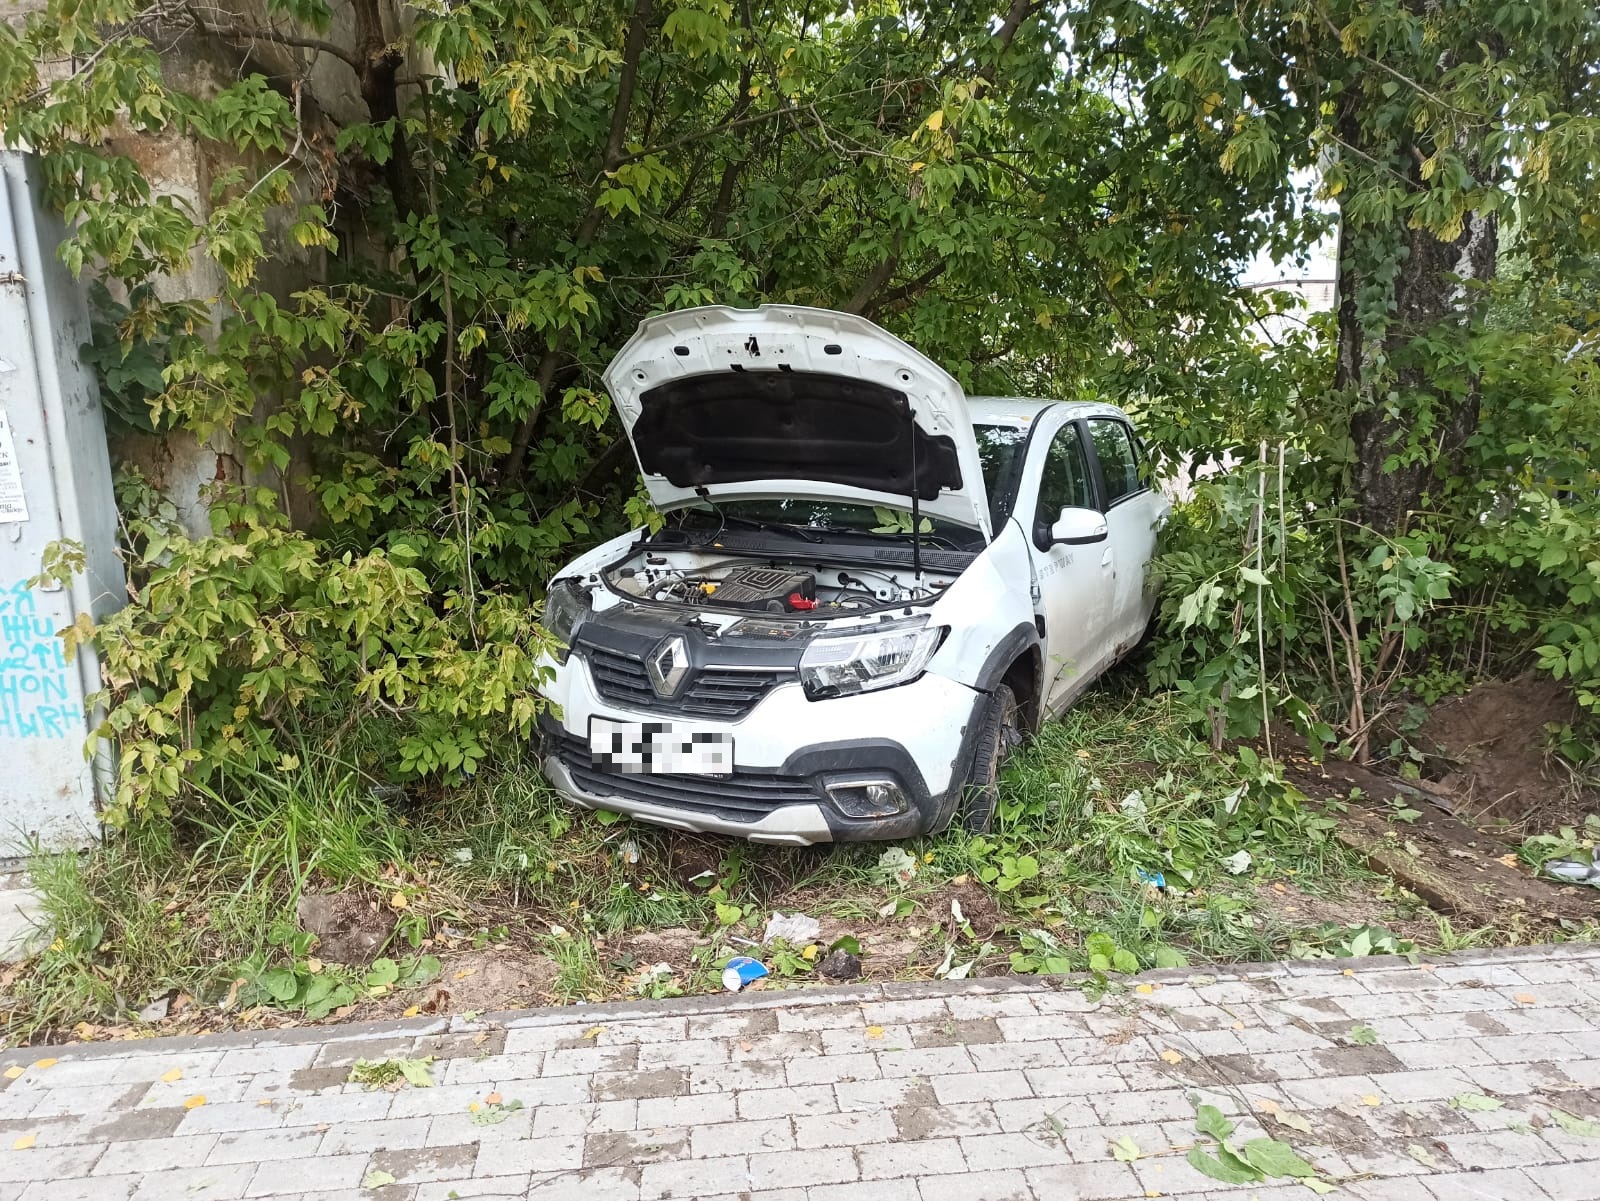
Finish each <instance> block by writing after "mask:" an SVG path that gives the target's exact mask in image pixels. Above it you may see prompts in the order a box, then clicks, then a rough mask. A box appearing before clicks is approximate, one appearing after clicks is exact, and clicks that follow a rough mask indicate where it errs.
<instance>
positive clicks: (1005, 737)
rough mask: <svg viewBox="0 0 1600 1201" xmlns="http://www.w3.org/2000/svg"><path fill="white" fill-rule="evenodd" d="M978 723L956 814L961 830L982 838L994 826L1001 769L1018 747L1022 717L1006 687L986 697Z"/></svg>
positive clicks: (1014, 695)
mask: <svg viewBox="0 0 1600 1201" xmlns="http://www.w3.org/2000/svg"><path fill="white" fill-rule="evenodd" d="M981 721H982V724H981V725H980V726H979V727H978V739H977V749H976V750H975V752H974V753H973V756H972V774H971V775H970V776H969V777H968V779H967V785H966V790H965V795H964V796H963V797H962V800H961V811H960V812H961V818H960V820H961V826H962V828H963V829H965V830H968V831H970V832H971V833H973V834H982V833H984V832H985V831H987V830H988V829H989V827H990V826H992V825H993V824H994V811H995V805H996V803H997V802H998V801H999V799H1000V772H1001V769H1002V768H1004V767H1005V762H1006V759H1007V758H1009V757H1010V755H1011V752H1012V751H1014V750H1015V749H1016V748H1017V747H1018V746H1020V745H1021V744H1022V737H1023V734H1022V714H1021V712H1020V710H1019V709H1018V708H1017V698H1016V694H1015V693H1013V692H1012V691H1011V688H1010V687H1009V686H1008V685H1006V684H1001V685H999V686H997V687H996V688H995V690H994V691H993V692H992V693H990V694H989V704H988V706H987V707H986V708H985V709H984V712H983V717H982V719H981Z"/></svg>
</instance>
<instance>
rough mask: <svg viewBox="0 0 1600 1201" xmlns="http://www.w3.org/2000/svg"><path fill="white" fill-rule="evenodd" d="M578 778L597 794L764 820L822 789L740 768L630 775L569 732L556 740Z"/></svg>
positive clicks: (744, 819) (737, 819)
mask: <svg viewBox="0 0 1600 1201" xmlns="http://www.w3.org/2000/svg"><path fill="white" fill-rule="evenodd" d="M556 754H557V755H558V756H559V757H560V759H561V764H562V766H563V767H565V768H566V769H567V772H568V774H570V775H571V776H572V782H573V783H574V784H576V785H577V786H578V787H579V788H580V789H582V790H583V791H584V792H587V793H591V794H593V795H596V796H614V797H621V798H622V799H623V800H630V801H640V802H642V803H644V804H649V805H668V806H671V807H672V808H674V809H684V810H689V811H692V812H695V813H704V814H709V815H710V816H712V817H719V818H721V819H723V820H724V821H734V822H754V821H759V820H760V819H761V818H763V817H765V816H766V815H767V814H769V813H771V812H772V811H773V810H774V809H781V808H782V807H783V806H785V805H815V804H816V803H817V799H818V798H817V792H816V789H815V788H813V787H812V786H811V782H810V781H809V780H807V779H806V777H804V776H785V775H778V774H776V773H769V772H751V771H738V770H735V771H734V772H733V774H732V775H729V776H669V775H657V776H630V775H623V774H620V773H617V772H608V771H600V770H598V769H597V768H596V767H595V766H594V764H593V760H592V758H591V757H590V754H589V744H588V742H587V741H585V740H584V739H582V738H578V737H576V736H574V735H572V734H569V733H566V732H563V733H562V734H561V736H560V740H559V741H558V742H557V744H556Z"/></svg>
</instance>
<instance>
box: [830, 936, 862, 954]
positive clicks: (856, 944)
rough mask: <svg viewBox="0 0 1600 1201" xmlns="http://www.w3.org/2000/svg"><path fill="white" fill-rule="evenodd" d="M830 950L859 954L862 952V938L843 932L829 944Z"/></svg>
mask: <svg viewBox="0 0 1600 1201" xmlns="http://www.w3.org/2000/svg"><path fill="white" fill-rule="evenodd" d="M828 951H829V953H830V954H831V953H832V952H834V951H843V952H845V954H847V955H859V954H861V940H860V939H859V938H857V937H856V936H855V935H854V934H841V935H840V936H839V937H838V938H836V939H834V940H833V941H832V942H831V943H829V944H828Z"/></svg>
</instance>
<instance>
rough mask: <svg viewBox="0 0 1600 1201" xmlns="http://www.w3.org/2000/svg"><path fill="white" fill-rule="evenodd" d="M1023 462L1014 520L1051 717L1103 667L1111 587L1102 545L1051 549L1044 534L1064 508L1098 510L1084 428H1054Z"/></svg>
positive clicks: (1107, 550)
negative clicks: (1023, 542) (1026, 550)
mask: <svg viewBox="0 0 1600 1201" xmlns="http://www.w3.org/2000/svg"><path fill="white" fill-rule="evenodd" d="M1043 432H1044V431H1043V430H1041V431H1040V433H1041V434H1042V433H1043ZM1030 459H1031V460H1032V462H1030V464H1029V465H1028V467H1027V468H1026V469H1025V471H1024V473H1023V478H1022V484H1021V487H1020V488H1019V490H1018V496H1017V507H1016V516H1017V519H1018V521H1020V522H1021V523H1022V526H1023V529H1025V530H1026V531H1027V532H1028V536H1029V540H1030V542H1031V543H1032V547H1031V550H1032V553H1033V561H1034V579H1035V582H1036V584H1037V586H1038V589H1039V598H1038V606H1039V610H1040V612H1041V613H1042V614H1043V616H1044V651H1045V665H1044V666H1045V672H1044V674H1045V686H1044V689H1043V697H1044V707H1045V710H1046V711H1047V712H1050V713H1054V712H1056V711H1058V710H1059V709H1060V708H1062V707H1063V706H1065V705H1066V704H1068V703H1070V701H1071V700H1072V698H1073V697H1074V696H1076V695H1077V693H1078V692H1079V691H1080V690H1081V689H1082V688H1083V687H1084V686H1085V685H1087V684H1088V683H1089V681H1091V680H1093V679H1094V677H1095V676H1096V675H1097V674H1099V672H1100V670H1101V668H1102V667H1104V666H1105V664H1106V663H1107V662H1108V661H1109V658H1110V655H1111V652H1112V650H1113V644H1112V642H1111V640H1110V639H1109V638H1108V637H1107V621H1108V620H1109V619H1110V616H1111V611H1112V603H1113V598H1114V587H1115V580H1114V577H1113V574H1112V557H1111V547H1110V542H1109V540H1108V541H1106V542H1101V543H1094V544H1091V545H1087V546H1052V545H1050V527H1051V526H1052V525H1054V524H1055V521H1056V518H1057V517H1059V516H1060V515H1061V510H1062V509H1063V508H1069V507H1070V508H1085V509H1095V508H1098V507H1099V505H1098V504H1097V503H1096V497H1095V486H1094V474H1093V466H1092V465H1093V459H1092V457H1091V456H1090V453H1089V448H1088V444H1087V438H1086V432H1085V429H1084V426H1083V423H1082V422H1080V421H1069V422H1066V423H1065V424H1064V425H1061V426H1060V427H1059V428H1058V429H1057V430H1056V431H1055V433H1054V434H1052V435H1051V437H1050V438H1049V441H1048V443H1047V445H1046V448H1045V449H1044V451H1043V452H1042V453H1039V454H1036V455H1031V456H1030Z"/></svg>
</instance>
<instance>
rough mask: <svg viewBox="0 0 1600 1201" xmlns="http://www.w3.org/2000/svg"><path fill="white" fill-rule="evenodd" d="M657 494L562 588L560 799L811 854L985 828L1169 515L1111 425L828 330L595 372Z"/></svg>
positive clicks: (672, 338) (707, 320) (1129, 643)
mask: <svg viewBox="0 0 1600 1201" xmlns="http://www.w3.org/2000/svg"><path fill="white" fill-rule="evenodd" d="M606 385H607V387H608V389H609V391H610V393H611V396H612V398H613V399H614V400H615V402H616V407H617V411H618V412H619V414H620V415H621V417H622V420H623V422H624V424H625V425H626V427H627V430H628V434H629V436H630V437H631V438H632V440H633V445H634V449H635V451H636V453H637V454H638V458H639V466H640V469H641V471H642V472H643V474H644V480H645V485H646V487H647V489H648V490H649V494H650V497H651V499H652V500H653V501H654V503H655V504H656V506H657V507H658V508H659V509H660V510H661V512H662V513H664V514H665V515H666V518H667V521H666V525H665V527H664V528H663V529H661V530H660V531H659V532H657V533H653V534H652V533H649V532H647V531H635V532H633V533H629V534H626V535H624V536H622V537H620V538H615V539H613V540H612V541H610V542H607V543H605V544H604V545H602V546H598V547H596V548H595V549H594V550H592V551H590V552H589V553H588V554H585V555H584V556H582V557H581V558H579V559H577V560H576V561H575V562H573V563H572V564H570V565H569V566H568V567H567V568H565V569H564V570H562V571H561V572H559V573H557V575H556V577H555V579H554V580H553V581H552V583H551V585H550V588H549V592H548V595H547V599H546V602H545V613H544V622H545V625H546V627H547V628H548V629H549V630H550V631H551V633H553V634H554V635H555V636H556V638H557V639H558V640H559V641H560V642H561V643H562V644H563V646H564V647H565V649H564V651H563V652H562V653H561V654H560V655H559V656H558V659H559V661H558V662H555V663H553V664H551V669H552V679H551V682H550V683H549V685H548V687H547V689H546V696H547V699H549V700H550V701H551V702H553V708H552V710H551V711H550V712H549V713H547V714H546V715H545V716H544V717H543V718H542V720H541V728H540V732H541V740H542V743H543V756H544V770H545V772H546V774H547V776H548V777H549V779H550V781H551V783H552V784H553V785H554V787H555V788H556V789H557V790H558V791H559V792H560V793H561V794H562V795H563V796H565V797H567V798H568V799H570V800H572V801H574V802H576V803H577V804H579V805H583V806H586V807H589V808H597V809H608V810H614V811H616V812H620V813H627V814H632V815H633V816H635V817H638V818H641V819H643V820H646V821H650V822H656V823H659V824H661V825H665V826H672V827H675V828H678V829H683V830H700V831H713V832H717V833H722V834H733V835H738V836H741V837H744V838H748V839H751V840H753V841H757V842H773V843H794V844H806V843H816V842H828V841H843V840H860V839H879V838H901V837H905V836H908V835H915V834H924V833H928V832H932V831H937V830H942V829H944V828H945V827H947V826H948V825H949V824H950V823H951V822H953V821H959V822H961V823H963V824H965V825H966V826H967V827H969V828H971V829H984V828H987V826H988V824H989V822H990V821H991V819H992V817H993V813H994V807H995V795H996V786H997V777H998V773H999V770H1000V766H1001V763H1002V762H1003V760H1004V758H1005V756H1006V754H1007V753H1008V752H1009V751H1010V750H1011V749H1012V748H1013V747H1015V746H1016V745H1017V744H1018V743H1019V742H1021V740H1022V739H1023V737H1025V736H1026V734H1027V733H1028V732H1030V731H1031V730H1033V729H1035V728H1037V726H1038V723H1039V722H1040V721H1042V720H1044V719H1046V718H1048V717H1050V716H1052V715H1055V714H1057V713H1059V712H1061V711H1062V710H1063V709H1065V708H1066V707H1067V706H1068V705H1069V704H1071V703H1072V701H1073V699H1074V698H1075V697H1076V696H1077V695H1078V694H1079V693H1080V692H1081V691H1082V690H1083V689H1084V688H1085V687H1086V686H1087V685H1088V684H1089V683H1090V682H1092V681H1093V680H1094V679H1095V677H1096V676H1098V675H1099V674H1100V673H1101V672H1103V671H1105V670H1106V669H1107V668H1108V667H1110V666H1111V665H1112V664H1113V663H1115V662H1116V661H1117V659H1118V658H1119V657H1120V656H1121V655H1122V654H1123V653H1124V652H1126V651H1127V650H1128V649H1130V648H1131V647H1133V646H1134V645H1135V644H1136V643H1137V642H1138V641H1139V639H1140V637H1141V636H1142V634H1143V632H1144V630H1145V628H1146V625H1147V623H1148V621H1149V620H1150V616H1151V612H1152V608H1153V606H1154V604H1155V596H1154V590H1153V588H1152V587H1151V584H1150V581H1149V580H1148V579H1147V575H1148V567H1149V563H1150V558H1151V555H1152V552H1153V550H1154V547H1155V538H1156V531H1157V528H1158V527H1159V526H1160V525H1161V524H1162V523H1163V522H1164V521H1165V520H1166V516H1167V511H1168V505H1167V502H1166V500H1165V499H1164V498H1163V497H1162V496H1161V495H1160V494H1159V492H1157V491H1156V490H1154V489H1153V488H1151V487H1150V486H1149V484H1148V483H1147V482H1146V480H1145V479H1144V478H1143V474H1142V471H1141V462H1140V456H1141V450H1140V445H1139V440H1138V438H1137V437H1136V436H1135V434H1134V431H1133V428H1132V426H1131V425H1130V423H1129V421H1128V418H1127V417H1126V415H1125V414H1123V413H1122V411H1121V410H1119V409H1116V408H1113V407H1111V406H1109V405H1102V404H1085V403H1057V402H1052V401H1038V400H1004V399H992V398H973V399H968V398H967V397H966V396H965V395H964V394H963V392H962V389H961V386H960V385H959V384H958V383H957V382H956V381H955V379H953V378H952V377H951V376H950V375H949V374H948V373H947V372H945V371H944V370H942V369H941V368H940V367H939V366H937V365H936V364H935V363H933V362H931V361H930V360H928V359H927V358H925V357H923V356H922V355H921V354H919V353H917V352H916V351H915V350H913V349H912V348H911V347H910V346H907V345H906V344H905V343H904V342H902V341H900V340H899V339H898V338H896V337H894V336H893V335H891V334H889V333H887V332H885V331H884V330H882V329H879V328H878V327H877V326H875V325H873V324H872V323H870V322H868V321H866V320H864V319H862V318H860V317H853V316H849V315H846V314H842V313H834V312H828V311H825V310H820V309H807V308H795V307H788V306H778V305H766V306H763V307H761V308H758V309H730V308H721V307H713V308H700V309H690V310H685V311H681V312H676V313H670V314H667V315H665V316H661V317H655V318H651V319H650V320H648V321H646V322H644V323H643V324H642V325H641V326H640V328H639V331H638V332H637V333H636V334H635V335H634V337H633V338H632V339H631V340H630V341H629V342H628V344H627V345H626V346H625V347H623V349H622V351H621V353H619V354H618V355H617V357H616V359H615V361H613V363H612V364H611V366H610V368H609V369H608V371H607V372H606Z"/></svg>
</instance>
